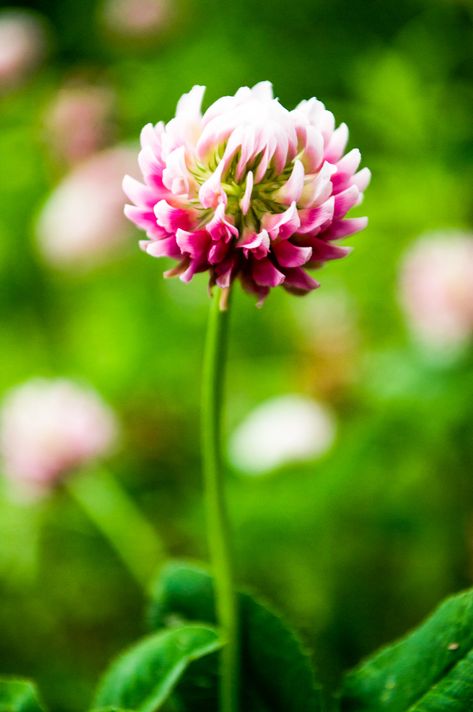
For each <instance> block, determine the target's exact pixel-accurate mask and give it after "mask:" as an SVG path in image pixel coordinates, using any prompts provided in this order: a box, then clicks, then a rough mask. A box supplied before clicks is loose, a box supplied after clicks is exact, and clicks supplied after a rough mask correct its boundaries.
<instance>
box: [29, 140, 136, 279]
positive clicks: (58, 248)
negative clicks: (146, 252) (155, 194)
mask: <svg viewBox="0 0 473 712" xmlns="http://www.w3.org/2000/svg"><path fill="white" fill-rule="evenodd" d="M130 168H131V170H133V171H136V152H135V151H133V150H131V149H128V148H124V147H117V148H113V149H108V150H107V151H103V152H101V153H98V154H96V155H95V156H93V157H92V158H89V159H88V160H87V161H85V162H84V163H81V164H80V165H79V166H78V167H77V168H75V169H74V170H73V171H72V172H71V173H70V174H69V175H67V176H66V178H64V180H63V181H62V183H60V184H59V186H58V187H57V188H56V189H55V190H54V192H53V193H52V195H51V196H50V197H49V199H48V200H47V202H46V204H45V206H44V208H43V210H42V212H41V214H40V216H39V219H38V224H37V230H36V232H37V238H38V243H39V247H40V249H41V252H42V254H43V255H44V257H45V258H46V260H47V261H48V262H50V263H51V264H52V265H54V266H57V267H64V268H76V267H90V266H93V265H95V264H96V263H97V262H100V261H101V260H102V259H103V258H105V257H107V256H110V255H112V254H113V253H114V252H115V251H116V250H117V249H119V248H120V247H122V246H123V244H124V243H125V241H126V238H127V237H128V236H129V234H130V228H129V223H128V221H127V220H126V219H125V218H124V215H123V193H122V188H121V182H122V179H123V173H126V171H128V170H130Z"/></svg>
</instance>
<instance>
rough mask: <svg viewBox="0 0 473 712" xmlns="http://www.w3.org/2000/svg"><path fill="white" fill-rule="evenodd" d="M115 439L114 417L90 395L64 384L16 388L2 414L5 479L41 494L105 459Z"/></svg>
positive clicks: (32, 383)
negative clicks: (72, 474)
mask: <svg viewBox="0 0 473 712" xmlns="http://www.w3.org/2000/svg"><path fill="white" fill-rule="evenodd" d="M116 433H117V426H116V422H115V417H114V415H113V413H112V411H111V410H110V409H109V408H108V407H107V406H106V405H105V404H104V403H103V401H102V400H101V399H100V397H99V396H98V395H97V394H96V393H95V392H94V391H92V390H90V389H88V388H84V387H83V386H79V385H77V384H75V383H73V382H71V381H68V380H66V379H57V380H46V379H35V380H32V381H29V382H27V383H25V384H24V385H22V386H19V387H17V388H15V389H14V390H13V391H11V392H10V394H8V395H7V397H6V398H5V401H4V404H3V408H2V411H1V413H0V448H1V451H2V458H3V469H4V472H5V475H6V476H7V477H8V478H9V479H11V480H12V481H13V482H16V483H17V484H18V485H19V486H21V485H27V486H29V487H31V488H32V489H33V490H35V489H36V490H38V491H41V490H42V489H45V488H47V487H51V486H53V485H54V484H55V483H56V482H57V481H58V480H59V479H60V478H62V477H63V476H65V475H67V474H68V473H69V472H70V471H71V470H74V469H76V468H78V467H80V466H82V465H86V464H87V463H88V462H90V461H91V460H94V459H96V458H99V457H101V456H104V455H106V454H107V453H108V452H109V450H110V449H111V447H112V445H113V444H114V441H115V438H116Z"/></svg>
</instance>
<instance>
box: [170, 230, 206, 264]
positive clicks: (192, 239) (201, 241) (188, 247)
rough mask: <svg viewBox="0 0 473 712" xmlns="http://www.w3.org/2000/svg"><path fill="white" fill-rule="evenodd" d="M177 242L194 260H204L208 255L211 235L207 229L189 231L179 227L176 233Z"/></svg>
mask: <svg viewBox="0 0 473 712" xmlns="http://www.w3.org/2000/svg"><path fill="white" fill-rule="evenodd" d="M176 242H177V244H178V245H179V247H180V249H181V251H182V252H183V253H185V254H187V255H190V256H191V258H192V259H193V260H202V259H203V258H204V257H206V256H207V253H208V249H209V245H210V237H209V236H208V234H207V232H206V231H205V230H197V231H196V232H188V231H186V230H181V229H180V228H179V229H178V230H177V233H176Z"/></svg>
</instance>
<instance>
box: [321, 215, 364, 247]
mask: <svg viewBox="0 0 473 712" xmlns="http://www.w3.org/2000/svg"><path fill="white" fill-rule="evenodd" d="M367 224H368V218H351V219H350V220H337V221H336V222H334V223H333V224H332V225H330V227H329V228H328V230H325V231H324V233H323V238H324V240H330V241H332V240H339V239H340V238H342V237H346V236H347V235H353V234H354V233H356V232H360V230H364V229H365V227H366V226H367Z"/></svg>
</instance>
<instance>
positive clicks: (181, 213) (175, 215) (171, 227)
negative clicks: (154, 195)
mask: <svg viewBox="0 0 473 712" xmlns="http://www.w3.org/2000/svg"><path fill="white" fill-rule="evenodd" d="M154 214H155V215H156V219H157V221H158V225H160V226H161V227H163V228H165V230H167V231H168V232H176V230H178V229H179V228H182V229H183V230H190V229H191V228H192V223H193V221H194V215H193V214H192V213H191V212H190V210H184V209H183V208H174V207H172V205H169V203H168V202H166V200H160V201H159V203H158V204H157V205H155V207H154Z"/></svg>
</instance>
